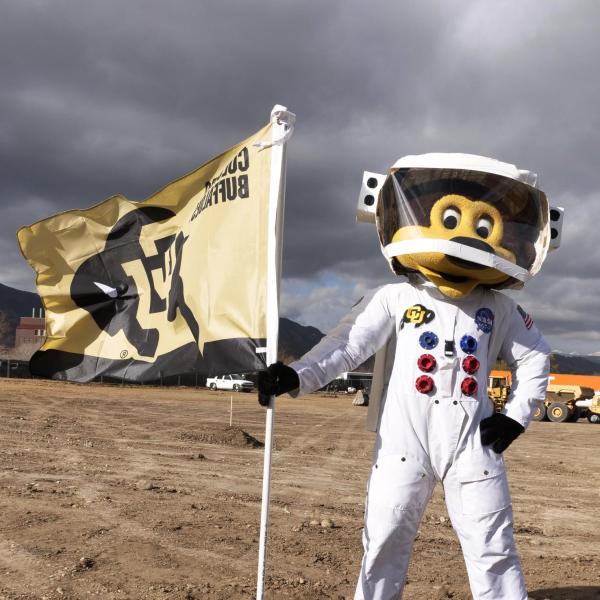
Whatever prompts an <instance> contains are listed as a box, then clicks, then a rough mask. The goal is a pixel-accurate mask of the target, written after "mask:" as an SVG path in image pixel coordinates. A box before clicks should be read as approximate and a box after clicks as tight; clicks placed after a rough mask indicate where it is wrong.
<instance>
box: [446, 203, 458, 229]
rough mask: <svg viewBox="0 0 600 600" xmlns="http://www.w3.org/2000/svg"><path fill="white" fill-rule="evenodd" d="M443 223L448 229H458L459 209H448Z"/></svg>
mask: <svg viewBox="0 0 600 600" xmlns="http://www.w3.org/2000/svg"><path fill="white" fill-rule="evenodd" d="M442 222H443V223H444V227H445V228H446V229H456V227H458V224H459V223H460V211H459V210H458V209H457V208H447V209H446V210H445V211H444V214H443V215H442Z"/></svg>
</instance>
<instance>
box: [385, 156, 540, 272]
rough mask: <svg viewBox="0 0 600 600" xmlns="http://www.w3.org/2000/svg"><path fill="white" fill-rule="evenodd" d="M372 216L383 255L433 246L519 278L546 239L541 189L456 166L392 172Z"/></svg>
mask: <svg viewBox="0 0 600 600" xmlns="http://www.w3.org/2000/svg"><path fill="white" fill-rule="evenodd" d="M376 221H377V229H378V233H379V238H380V242H381V245H382V248H383V249H384V253H385V254H386V255H387V256H388V258H390V259H393V257H395V256H401V255H403V254H412V253H418V252H441V253H443V254H446V255H447V256H453V257H457V258H460V259H463V260H466V261H468V262H469V263H471V264H473V265H475V264H476V265H483V266H487V267H493V268H495V269H496V270H498V271H501V272H503V273H506V274H507V275H510V276H511V278H514V279H515V280H518V281H521V282H523V281H525V280H526V279H528V278H529V277H530V276H532V275H534V274H535V273H537V271H538V270H539V268H540V267H541V264H542V263H543V261H544V258H545V257H546V253H547V251H548V244H549V240H550V232H549V225H548V202H547V199H546V196H545V194H544V193H543V192H542V191H541V190H538V189H537V188H535V187H532V186H530V185H528V184H526V183H524V182H522V181H518V180H515V179H511V178H509V177H504V176H502V175H498V174H494V173H486V172H481V171H472V170H463V169H431V168H409V169H396V170H394V171H392V172H391V173H390V175H389V176H388V178H387V180H386V182H385V183H384V185H383V187H382V189H381V192H380V195H379V199H378V205H377V213H376ZM397 266H398V265H395V267H394V268H395V270H396V271H397V272H398V269H397V268H396V267H397ZM401 270H402V269H401V268H400V271H401Z"/></svg>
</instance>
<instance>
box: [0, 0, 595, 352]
mask: <svg viewBox="0 0 600 600" xmlns="http://www.w3.org/2000/svg"><path fill="white" fill-rule="evenodd" d="M599 20H600V3H598V2H596V1H594V0H587V1H582V0H579V1H578V0H553V1H552V2H548V1H547V0H529V1H528V2H519V1H518V0H513V1H503V0H495V1H494V2H485V1H483V0H478V1H471V0H461V1H460V2H459V1H458V0H456V1H454V0H452V1H447V0H420V1H419V2H416V1H408V0H405V1H395V2H392V1H387V2H383V1H380V0H372V1H370V2H368V3H367V2H364V1H362V2H359V1H355V0H325V1H322V2H298V1H295V2H294V1H291V0H277V1H275V0H272V1H265V0H256V1H254V2H248V1H247V0H219V1H218V2H217V1H216V0H214V1H207V0H172V1H171V2H164V1H163V0H127V2H122V1H116V0H89V1H87V2H80V1H78V0H53V1H52V2H45V1H43V0H18V1H17V0H12V1H9V0H0V53H1V55H2V61H0V256H1V257H2V260H1V261H0V283H3V284H5V285H10V286H12V287H17V288H20V289H25V290H31V291H33V290H34V289H35V287H34V275H33V272H32V271H31V269H30V268H29V267H28V266H27V264H26V263H25V261H24V259H23V258H22V256H21V254H20V252H19V248H18V245H17V242H16V238H15V232H16V230H17V229H18V228H19V227H20V226H22V225H28V224H30V223H32V222H34V221H36V220H39V219H41V218H44V217H47V216H50V215H52V214H54V213H56V212H59V211H63V210H68V209H72V208H85V207H89V206H92V205H94V204H97V203H98V202H100V201H101V200H103V199H104V198H107V197H109V196H111V195H113V194H116V193H122V194H124V195H126V196H127V197H128V198H130V199H132V200H143V199H144V198H145V197H147V196H148V195H150V194H151V193H152V192H154V191H156V190H157V189H159V188H161V187H162V186H163V185H164V184H165V183H167V182H169V181H171V180H173V179H175V178H177V177H179V176H181V175H182V174H184V173H187V172H188V171H190V170H192V169H193V168H195V167H197V166H198V165H200V164H202V163H204V162H205V161H207V160H209V159H210V158H212V157H213V156H215V155H216V154H218V153H220V152H221V151H223V150H224V149H226V148H228V147H229V146H231V145H233V144H235V143H237V142H238V141H240V140H242V139H244V138H245V137H248V135H250V134H252V133H253V132H254V131H256V130H258V129H259V128H260V127H262V126H263V125H264V124H265V123H266V122H267V121H268V118H269V113H270V110H271V108H272V106H273V105H274V104H283V105H285V106H287V107H288V108H289V109H290V110H292V111H293V112H294V113H296V115H297V126H296V130H295V132H294V135H293V137H292V139H291V140H290V143H289V147H288V171H287V194H286V221H285V237H284V256H283V283H282V309H281V314H282V315H283V316H287V317H289V318H291V319H294V320H296V321H298V322H300V323H302V324H305V325H313V326H315V327H318V328H320V329H322V330H323V331H327V330H328V329H329V328H331V327H333V326H334V325H335V324H336V322H337V321H338V320H339V319H340V317H342V316H343V315H344V314H345V313H346V312H347V311H348V310H349V308H350V307H351V306H352V305H353V304H354V302H355V301H356V300H357V299H359V298H360V297H361V296H362V295H363V294H364V292H365V291H366V290H368V289H370V288H373V287H376V286H379V285H382V284H385V283H393V282H394V281H396V280H397V277H396V276H395V275H394V274H393V273H392V272H391V271H390V270H389V267H388V265H387V262H386V260H385V259H384V258H383V257H382V255H381V252H380V249H379V243H378V240H377V235H376V231H375V227H374V226H372V225H367V224H357V223H356V222H355V210H356V203H357V199H358V194H359V190H360V185H361V179H362V173H363V171H364V170H368V171H375V172H379V173H385V172H386V171H387V170H388V169H389V168H390V166H391V165H392V164H393V163H394V162H395V161H396V160H397V159H398V158H399V157H401V156H404V155H406V154H419V153H425V152H466V153H473V154H481V155H484V156H491V157H494V158H497V159H500V160H503V161H506V162H509V163H513V164H516V165H517V166H518V167H519V168H521V169H528V170H531V171H535V172H537V173H538V174H539V177H540V180H539V181H540V186H541V188H542V189H543V190H544V191H545V192H546V193H547V195H548V197H549V200H550V203H551V204H552V205H555V206H562V207H564V208H565V223H564V229H563V236H562V245H561V247H560V248H559V249H558V250H556V251H555V252H553V253H551V254H550V255H549V257H548V258H547V260H546V262H545V263H544V266H543V268H542V271H541V272H540V273H539V275H537V277H536V278H534V279H533V280H532V281H531V282H530V283H528V284H527V286H526V288H525V289H523V290H521V291H518V292H515V293H514V297H515V299H517V300H518V301H519V303H520V304H522V305H523V306H524V308H525V309H526V310H527V311H528V312H529V313H530V314H531V315H532V316H533V318H534V319H535V321H536V324H537V325H538V327H539V328H540V329H541V330H542V331H543V332H544V334H545V336H546V337H547V339H548V341H549V342H550V345H551V346H552V347H553V349H554V350H556V351H561V352H578V353H597V352H600V245H599V243H598V242H599V236H598V232H597V230H598V228H599V227H600V186H599V177H600V168H599V167H600V165H599V162H598V159H599V157H600V123H599V121H600V110H599V109H598V106H599V105H600V70H599V69H598V67H597V62H598V56H600V36H598V33H597V24H598V22H599Z"/></svg>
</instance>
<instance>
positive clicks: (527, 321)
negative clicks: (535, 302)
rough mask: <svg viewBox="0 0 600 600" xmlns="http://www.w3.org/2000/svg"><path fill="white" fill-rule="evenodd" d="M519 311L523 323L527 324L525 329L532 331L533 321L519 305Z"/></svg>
mask: <svg viewBox="0 0 600 600" xmlns="http://www.w3.org/2000/svg"><path fill="white" fill-rule="evenodd" d="M517 310H518V311H519V314H520V315H521V317H522V318H523V323H525V327H526V328H527V329H531V327H532V326H533V319H532V318H531V317H530V316H529V315H528V314H527V313H526V312H525V311H524V310H523V309H522V308H521V307H520V306H519V305H518V304H517Z"/></svg>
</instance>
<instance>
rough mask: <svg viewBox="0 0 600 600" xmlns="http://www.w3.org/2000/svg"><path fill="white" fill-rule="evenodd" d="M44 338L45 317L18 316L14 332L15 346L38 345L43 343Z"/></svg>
mask: <svg viewBox="0 0 600 600" xmlns="http://www.w3.org/2000/svg"><path fill="white" fill-rule="evenodd" d="M41 312H42V311H41V310H40V313H41ZM45 339H46V319H45V318H44V317H21V318H20V320H19V324H18V325H17V330H16V332H15V348H19V347H20V346H24V345H32V344H34V345H36V346H38V347H39V346H41V345H42V344H43V343H44V340H45Z"/></svg>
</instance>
